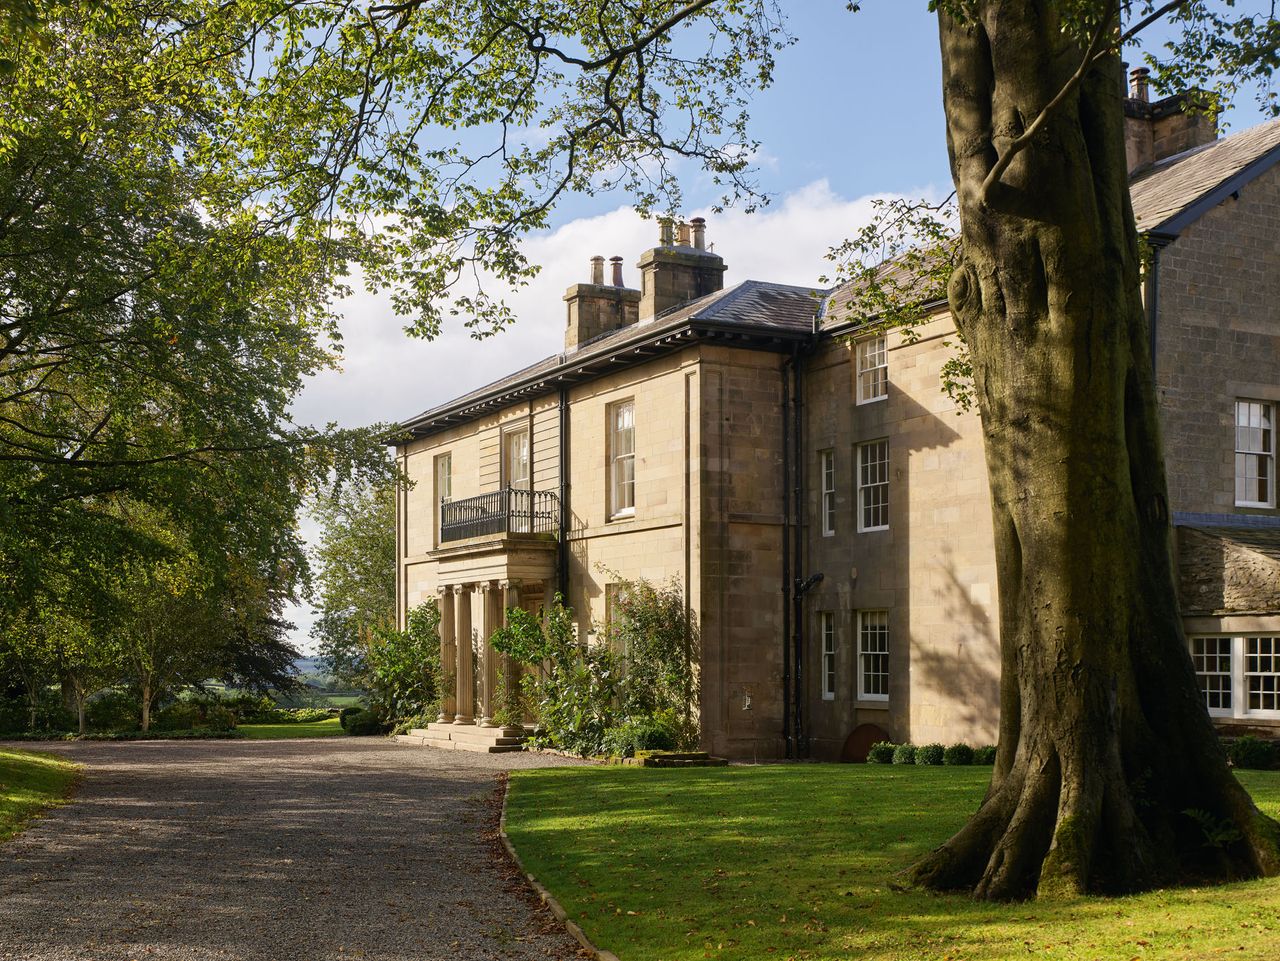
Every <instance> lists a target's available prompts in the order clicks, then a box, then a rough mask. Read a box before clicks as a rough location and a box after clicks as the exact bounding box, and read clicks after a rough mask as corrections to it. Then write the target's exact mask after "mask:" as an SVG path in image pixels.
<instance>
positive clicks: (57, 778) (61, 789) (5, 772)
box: [0, 750, 80, 841]
mask: <svg viewBox="0 0 1280 961" xmlns="http://www.w3.org/2000/svg"><path fill="white" fill-rule="evenodd" d="M79 776H80V765H78V764H71V763H69V762H67V761H64V760H63V759H62V758H59V757H55V756H54V755H52V754H36V753H33V752H31V751H6V750H0V841H7V840H8V839H9V838H11V837H13V836H14V835H15V834H17V833H18V832H19V831H21V830H22V829H23V828H24V827H25V826H26V824H27V822H28V821H30V820H31V819H32V818H33V817H35V816H36V815H38V814H39V813H40V812H41V811H44V810H45V809H46V808H50V807H53V806H54V805H56V804H61V803H63V801H65V800H66V798H67V795H68V793H69V792H70V791H71V788H72V786H73V785H74V784H75V782H76V779H77V778H78V777H79Z"/></svg>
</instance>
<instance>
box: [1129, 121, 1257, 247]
mask: <svg viewBox="0 0 1280 961" xmlns="http://www.w3.org/2000/svg"><path fill="white" fill-rule="evenodd" d="M1277 162H1280V120H1272V121H1270V122H1268V123H1263V124H1259V125H1258V126H1256V127H1250V128H1249V129H1248V130H1244V131H1241V132H1240V133H1237V134H1232V135H1231V136H1230V137H1224V138H1222V139H1221V140H1215V141H1214V142H1213V143H1209V144H1205V145H1204V146H1202V147H1194V148H1192V149H1191V150H1187V151H1184V152H1183V153H1180V154H1174V155H1173V156H1172V157H1166V158H1165V159H1164V160H1160V161H1157V162H1156V163H1154V164H1152V165H1151V166H1150V167H1147V168H1145V169H1143V170H1140V171H1138V173H1137V174H1135V176H1134V177H1133V179H1132V181H1130V184H1129V195H1130V196H1131V197H1132V198H1133V213H1134V217H1135V219H1136V220H1137V222H1138V230H1140V231H1143V232H1146V231H1153V232H1155V233H1170V234H1177V233H1178V232H1180V231H1181V230H1182V229H1183V228H1184V227H1186V226H1187V225H1188V224H1189V223H1191V222H1192V221H1194V220H1196V219H1198V218H1199V217H1200V216H1201V215H1202V214H1203V213H1204V212H1205V209H1207V208H1208V207H1210V206H1215V205H1216V204H1218V203H1221V202H1222V200H1224V199H1225V198H1226V196H1227V195H1228V194H1230V193H1231V192H1232V191H1233V190H1235V189H1238V188H1239V187H1240V186H1243V184H1244V183H1247V182H1248V181H1249V180H1252V179H1253V178H1254V177H1256V176H1257V175H1258V174H1259V173H1261V172H1262V171H1263V170H1265V169H1267V167H1270V166H1271V165H1272V164H1275V163H1277ZM1201 206H1203V207H1204V209H1199V208H1200V207H1201Z"/></svg>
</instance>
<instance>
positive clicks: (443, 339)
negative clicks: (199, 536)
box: [290, 179, 938, 647]
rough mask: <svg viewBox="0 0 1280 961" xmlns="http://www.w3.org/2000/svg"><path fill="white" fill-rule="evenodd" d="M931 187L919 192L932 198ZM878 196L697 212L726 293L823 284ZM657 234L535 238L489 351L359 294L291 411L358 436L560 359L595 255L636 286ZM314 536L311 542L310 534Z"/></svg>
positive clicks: (595, 230) (574, 227)
mask: <svg viewBox="0 0 1280 961" xmlns="http://www.w3.org/2000/svg"><path fill="white" fill-rule="evenodd" d="M936 193H938V191H937V190H936V189H934V188H932V187H930V188H923V189H921V190H920V191H919V195H921V196H932V195H934V194H936ZM874 199H876V198H875V197H873V196H865V197H859V198H857V199H854V200H848V199H845V198H842V197H840V196H837V195H836V194H835V193H834V192H833V191H832V189H831V187H830V185H829V184H828V182H827V181H826V180H825V179H823V180H816V181H814V182H813V183H810V184H808V185H806V186H804V187H802V188H800V189H798V190H796V191H794V192H792V193H789V194H787V195H785V196H784V197H782V198H781V200H780V201H778V202H776V203H774V204H773V205H771V206H769V207H767V208H764V209H763V210H761V211H758V212H756V213H754V214H745V213H742V212H740V211H734V210H730V211H727V212H725V213H723V214H712V213H710V212H709V211H705V210H704V211H690V214H689V215H690V216H703V217H706V218H707V241H708V243H714V244H715V249H716V253H718V254H720V255H721V256H722V257H724V259H725V262H726V264H727V265H728V268H729V269H728V271H727V273H726V275H725V283H726V285H733V284H737V283H739V282H741V281H743V280H766V281H773V282H776V283H785V284H799V285H805V284H815V285H816V284H817V281H818V278H819V277H820V276H822V275H823V274H824V273H827V272H828V267H829V266H830V265H829V264H827V262H826V261H825V260H824V259H823V255H824V254H825V253H826V252H827V250H828V249H829V248H830V247H832V246H834V245H836V244H838V243H840V242H841V241H842V240H844V239H845V238H846V237H849V236H850V235H852V234H853V233H854V232H855V231H856V230H857V229H858V228H859V227H861V226H862V225H863V224H865V223H866V222H867V221H868V219H869V218H870V216H871V212H872V202H873V200H874ZM657 235H658V228H657V225H656V224H655V223H654V222H652V221H645V220H642V219H640V217H638V216H637V215H636V213H635V211H634V210H632V209H631V208H630V207H619V208H618V209H616V210H613V211H610V212H608V213H605V214H601V215H599V216H595V217H584V218H580V219H578V220H574V221H571V222H570V223H567V224H565V225H564V226H563V227H560V228H559V229H558V230H555V231H552V232H550V233H547V234H544V235H540V236H538V237H534V238H532V239H531V240H529V242H528V243H527V244H526V246H525V249H526V251H527V253H528V256H529V259H530V260H531V262H533V263H537V264H541V265H542V272H541V274H539V276H538V277H537V278H535V279H534V280H533V282H531V283H530V284H529V285H528V286H527V287H525V288H522V289H521V290H519V291H516V292H514V293H513V294H512V295H511V296H510V297H509V298H508V303H509V304H511V306H512V307H513V309H514V311H515V314H516V316H517V317H518V318H519V320H518V321H517V322H516V323H515V324H514V325H513V326H512V327H511V328H510V329H509V330H507V331H505V332H503V333H501V334H498V335H497V336H495V337H491V338H489V339H487V340H482V341H477V340H474V339H472V338H471V337H470V336H469V335H468V334H467V332H466V330H465V329H464V328H463V326H462V324H461V323H454V324H453V325H452V326H447V327H446V330H445V332H444V333H443V334H442V335H441V336H440V337H439V338H438V339H437V340H435V341H431V342H426V341H422V340H418V339H415V338H411V337H409V336H408V335H407V334H405V333H404V331H403V321H402V319H401V318H398V317H396V316H395V314H394V313H393V312H392V310H391V306H390V303H389V301H388V299H387V298H386V297H384V296H375V295H370V294H367V293H364V292H360V293H357V294H355V295H353V296H352V297H350V298H349V299H347V300H346V301H345V302H344V306H343V311H342V313H343V320H342V324H341V326H342V333H343V338H344V344H345V345H346V351H345V359H344V360H343V364H342V369H341V370H340V371H332V372H326V373H323V374H321V375H320V376H318V377H315V378H313V379H312V380H311V381H310V382H309V383H308V384H307V386H306V388H305V390H304V391H303V393H302V395H301V396H300V397H299V399H298V401H297V403H296V404H295V405H294V416H295V419H296V420H298V421H299V422H301V423H312V424H324V423H328V422H330V421H334V422H337V423H339V424H341V425H344V426H360V425H364V424H370V423H374V422H379V421H400V420H404V419H407V418H409V417H411V416H413V415H414V414H417V413H419V412H421V411H423V410H426V409H427V408H430V407H434V406H436V405H437V404H441V403H444V402H446V401H448V400H450V399H451V398H453V397H457V396H459V395H461V394H463V393H466V392H467V391H470V390H474V389H475V388H477V387H480V386H482V385H484V384H486V383H489V382H491V381H494V380H497V379H498V378H500V377H503V376H505V375H507V374H509V373H511V372H512V371H514V370H517V369H519V368H521V367H525V366H527V365H529V364H531V363H533V362H535V361H537V360H540V359H541V358H543V357H547V356H549V355H551V354H554V353H557V352H559V351H560V350H561V349H562V348H563V346H564V324H565V305H564V301H563V300H562V299H561V298H562V297H563V294H564V290H565V288H566V287H568V286H569V285H570V284H574V283H579V282H583V281H586V280H588V279H589V276H590V275H589V270H590V259H591V257H592V256H593V255H595V254H601V255H603V256H605V257H612V256H614V255H615V254H617V255H621V256H622V257H624V258H625V260H624V266H623V277H624V280H625V282H626V283H627V284H628V286H639V276H638V271H637V270H636V267H635V264H636V261H637V260H638V258H639V255H640V253H641V252H642V251H644V250H646V249H648V248H649V247H652V246H654V245H655V244H656V243H657ZM305 533H307V534H314V531H313V529H311V528H310V527H308V528H307V529H306V530H305ZM310 613H311V612H310V610H309V608H302V609H295V610H294V611H292V612H291V614H290V617H291V619H292V620H294V621H295V622H297V624H298V628H297V630H296V631H295V633H294V636H295V640H296V641H297V642H298V643H300V644H302V645H303V646H304V647H305V646H306V634H307V630H308V628H309V625H310V622H311V620H312V618H311V616H310Z"/></svg>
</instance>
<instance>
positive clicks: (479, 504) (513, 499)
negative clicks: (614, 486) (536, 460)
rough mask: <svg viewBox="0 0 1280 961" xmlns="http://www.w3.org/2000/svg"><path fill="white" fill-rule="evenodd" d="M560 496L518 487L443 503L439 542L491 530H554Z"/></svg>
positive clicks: (508, 531) (558, 520)
mask: <svg viewBox="0 0 1280 961" xmlns="http://www.w3.org/2000/svg"><path fill="white" fill-rule="evenodd" d="M559 525H560V498H558V497H557V496H556V495H555V494H554V493H552V492H551V491H530V490H523V489H520V488H515V487H504V488H503V489H502V490H497V491H493V492H492V493H490V494H481V495H479V496H478V497H467V498H465V499H463V500H457V501H442V502H441V504H440V543H441V544H447V543H450V542H452V541H461V540H466V539H467V538H471V537H483V536H485V535H489V534H554V533H556V531H557V530H558V528H559Z"/></svg>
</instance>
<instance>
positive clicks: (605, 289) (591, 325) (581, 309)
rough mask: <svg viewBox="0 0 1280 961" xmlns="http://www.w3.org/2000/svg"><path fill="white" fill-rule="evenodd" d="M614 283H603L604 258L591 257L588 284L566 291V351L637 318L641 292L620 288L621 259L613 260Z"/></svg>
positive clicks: (611, 259) (628, 323)
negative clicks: (589, 281)
mask: <svg viewBox="0 0 1280 961" xmlns="http://www.w3.org/2000/svg"><path fill="white" fill-rule="evenodd" d="M610 261H611V262H612V264H613V283H612V285H609V284H606V283H605V282H604V258H603V257H601V256H599V255H597V256H595V257H592V258H591V283H589V284H574V285H573V286H572V287H570V288H569V289H568V290H566V291H565V294H564V300H565V304H566V305H567V314H568V323H567V325H566V327H565V332H564V346H565V349H566V350H573V349H575V348H577V347H580V346H581V345H582V344H585V343H586V342H587V341H589V340H594V339H595V338H596V337H599V336H600V335H601V334H606V333H609V332H610V331H613V330H620V329H622V328H623V327H626V326H628V325H630V324H634V323H635V322H636V321H637V320H639V319H640V291H638V290H628V289H627V288H626V287H624V286H622V258H621V257H612V258H610Z"/></svg>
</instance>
